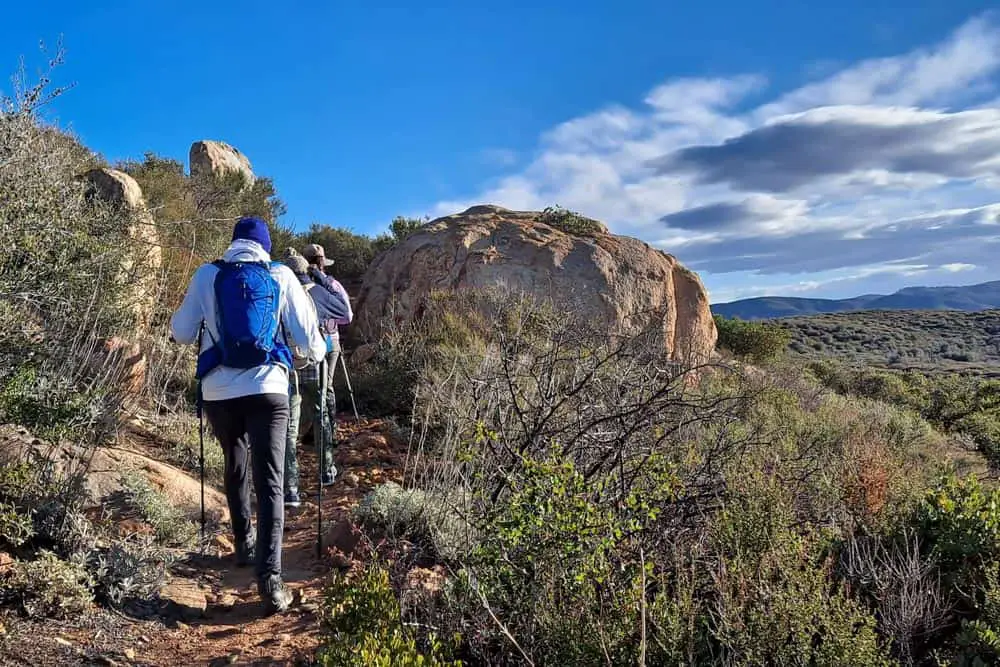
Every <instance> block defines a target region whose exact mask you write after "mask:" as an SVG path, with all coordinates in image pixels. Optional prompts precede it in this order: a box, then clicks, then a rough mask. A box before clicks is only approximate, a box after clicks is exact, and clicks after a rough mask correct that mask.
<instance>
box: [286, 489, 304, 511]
mask: <svg viewBox="0 0 1000 667" xmlns="http://www.w3.org/2000/svg"><path fill="white" fill-rule="evenodd" d="M301 504H302V499H301V498H299V490H298V489H289V490H288V491H285V507H298V506H299V505H301Z"/></svg>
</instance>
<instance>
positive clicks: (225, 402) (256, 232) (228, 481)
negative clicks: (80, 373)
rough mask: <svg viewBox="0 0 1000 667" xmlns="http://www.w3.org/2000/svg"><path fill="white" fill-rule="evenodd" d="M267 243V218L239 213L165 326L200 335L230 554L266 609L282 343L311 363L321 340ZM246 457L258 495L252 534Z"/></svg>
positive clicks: (281, 451)
mask: <svg viewBox="0 0 1000 667" xmlns="http://www.w3.org/2000/svg"><path fill="white" fill-rule="evenodd" d="M270 252H271V238H270V233H269V231H268V228H267V223H265V222H264V221H263V220H260V219H258V218H251V217H246V218H241V219H240V220H239V221H238V222H237V223H236V226H235V228H234V230H233V240H232V244H231V245H230V246H229V248H228V249H227V250H226V252H225V253H224V254H223V257H222V259H221V260H220V261H218V262H212V263H209V264H204V265H202V266H200V267H199V268H198V269H197V271H195V274H194V276H193V277H192V278H191V283H190V285H189V286H188V291H187V294H186V295H185V297H184V301H183V303H182V304H181V306H180V308H179V309H178V310H177V312H176V313H174V315H173V317H172V318H171V321H170V327H171V331H172V334H173V337H174V339H175V340H176V341H177V342H179V343H184V344H192V343H195V342H196V341H198V340H199V339H200V341H201V347H200V349H199V355H198V369H197V371H196V375H197V376H198V377H199V378H200V381H201V391H202V395H201V399H203V406H204V411H205V416H206V417H207V418H208V421H209V423H210V424H211V426H212V430H213V431H214V432H215V435H216V437H217V438H218V439H219V443H220V444H221V446H222V451H223V453H224V454H225V461H226V466H225V467H226V469H225V488H226V499H227V501H228V503H229V513H230V518H231V520H232V528H233V536H234V538H235V542H236V559H237V563H238V564H239V565H248V564H250V563H251V562H254V563H255V565H256V574H257V579H258V591H259V593H260V595H261V597H262V598H263V600H264V604H265V607H266V609H267V610H268V612H275V611H284V610H285V609H287V608H288V605H289V604H290V602H291V597H292V596H291V593H290V591H289V590H288V588H287V587H286V586H285V585H284V583H283V582H282V579H281V542H282V531H283V528H284V504H283V477H284V456H285V437H286V432H287V429H288V377H289V369H290V368H291V365H292V360H291V352H290V349H289V346H290V345H294V346H296V347H297V348H299V349H301V350H305V351H306V354H307V357H308V359H309V360H310V361H312V362H314V363H319V362H320V361H322V360H323V359H324V357H325V356H326V353H327V343H326V341H325V340H324V337H323V335H322V334H321V333H320V330H319V321H318V319H317V317H316V314H315V311H314V309H313V308H312V304H311V303H310V301H309V297H308V296H307V295H306V293H305V291H304V290H303V289H302V287H301V286H300V284H299V281H298V280H297V279H296V278H295V276H294V274H293V273H292V271H291V270H290V269H289V268H288V267H287V266H284V265H283V264H278V263H275V262H271V257H270ZM202 326H204V332H203V334H200V331H201V330H202ZM251 453H252V457H249V455H250V454H251ZM248 457H249V458H252V461H253V478H254V488H255V491H256V494H257V503H258V511H257V531H256V534H255V531H254V530H253V526H252V524H251V518H250V493H249V486H248V470H247V468H248Z"/></svg>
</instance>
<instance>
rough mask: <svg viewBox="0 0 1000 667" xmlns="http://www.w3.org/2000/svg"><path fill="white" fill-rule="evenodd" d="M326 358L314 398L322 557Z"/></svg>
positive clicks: (318, 552) (318, 546)
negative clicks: (316, 394)
mask: <svg viewBox="0 0 1000 667" xmlns="http://www.w3.org/2000/svg"><path fill="white" fill-rule="evenodd" d="M327 363H328V362H327V360H326V358H325V357H324V358H323V361H321V362H320V363H319V392H318V394H319V395H318V397H317V399H316V419H317V424H316V427H315V428H316V430H317V435H318V437H317V438H313V439H314V440H315V441H316V482H317V486H316V489H317V490H316V558H320V559H321V558H323V453H324V452H325V451H326V386H327Z"/></svg>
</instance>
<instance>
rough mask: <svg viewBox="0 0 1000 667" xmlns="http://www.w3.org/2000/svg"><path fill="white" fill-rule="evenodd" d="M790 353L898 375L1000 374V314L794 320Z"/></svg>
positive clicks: (787, 322) (787, 326) (789, 327)
mask: <svg viewBox="0 0 1000 667" xmlns="http://www.w3.org/2000/svg"><path fill="white" fill-rule="evenodd" d="M773 325H774V326H778V327H780V328H782V329H784V330H786V331H788V332H789V334H790V336H791V340H790V350H791V351H792V352H793V353H794V354H796V355H799V356H802V357H806V358H824V357H831V356H832V357H836V358H839V359H841V360H844V361H849V362H855V363H862V364H871V365H875V366H885V367H890V368H899V369H916V370H927V371H934V370H946V371H949V372H957V373H963V374H966V373H973V374H981V375H987V376H996V375H998V374H1000V310H987V311H981V312H971V313H967V312H961V311H948V310H903V311H865V312H859V313H837V314H826V315H816V316H813V317H792V318H787V319H781V320H776V321H775V322H774V323H773Z"/></svg>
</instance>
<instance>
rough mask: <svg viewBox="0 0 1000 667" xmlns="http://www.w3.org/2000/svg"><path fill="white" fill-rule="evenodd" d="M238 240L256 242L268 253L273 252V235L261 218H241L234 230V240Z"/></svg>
mask: <svg viewBox="0 0 1000 667" xmlns="http://www.w3.org/2000/svg"><path fill="white" fill-rule="evenodd" d="M236 239H246V240H247V241H256V242H257V243H259V244H260V245H261V246H262V247H263V248H264V250H266V251H267V252H268V253H270V252H271V233H270V232H269V231H268V230H267V223H266V222H264V221H263V220H261V219H260V218H252V217H249V216H248V217H244V218H240V219H239V221H238V222H237V223H236V227H234V228H233V240H234V241H235V240H236Z"/></svg>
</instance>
